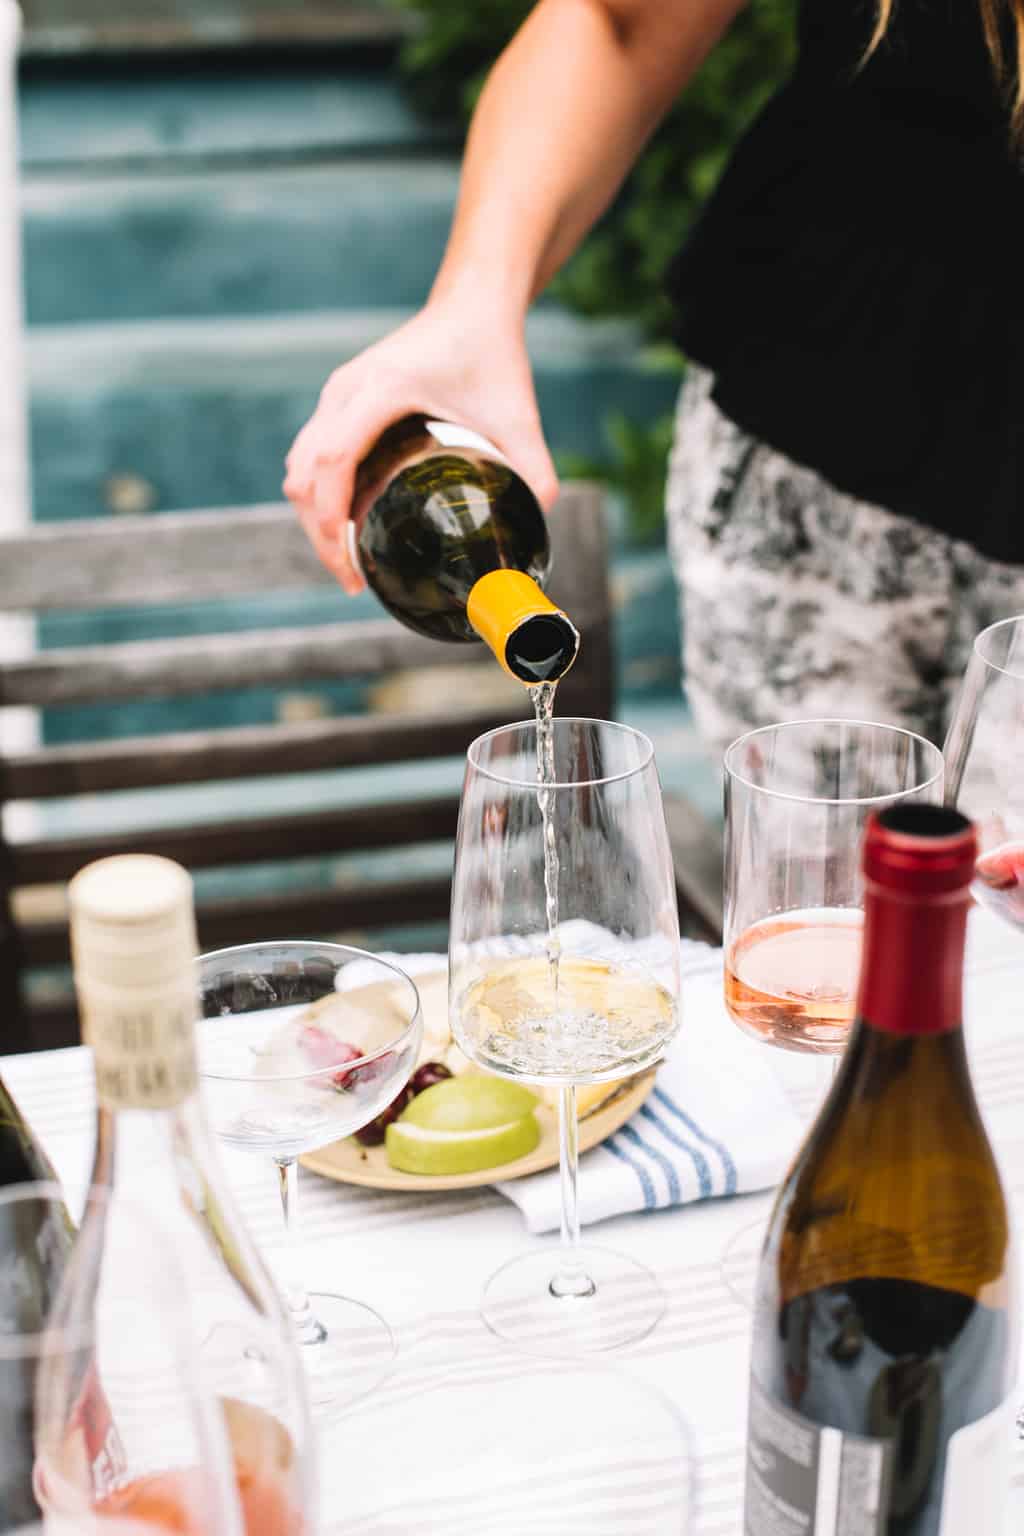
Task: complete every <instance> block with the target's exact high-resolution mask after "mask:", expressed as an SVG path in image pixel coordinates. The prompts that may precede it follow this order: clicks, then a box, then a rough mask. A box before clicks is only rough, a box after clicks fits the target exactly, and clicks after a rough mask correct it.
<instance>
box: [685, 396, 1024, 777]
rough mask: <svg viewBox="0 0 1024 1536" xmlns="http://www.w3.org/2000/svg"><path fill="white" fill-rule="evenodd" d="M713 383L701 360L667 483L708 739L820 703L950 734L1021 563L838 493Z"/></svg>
mask: <svg viewBox="0 0 1024 1536" xmlns="http://www.w3.org/2000/svg"><path fill="white" fill-rule="evenodd" d="M711 388H712V379H711V376H710V375H709V374H708V373H707V372H705V371H704V370H703V369H700V368H696V367H693V366H691V367H690V368H689V369H688V371H687V376H686V382H685V384H684V386H683V389H682V393H681V394H680V398H679V409H678V414H677V419H676V436H675V444H674V447H673V451H672V458H671V463H670V468H669V479H668V490H667V510H668V525H669V549H670V552H671V555H672V562H673V565H674V568H675V573H676V581H677V583H678V587H679V598H680V604H681V609H682V619H683V635H684V640H683V667H684V675H685V680H686V692H687V696H688V698H689V701H690V704H691V707H692V709H693V713H694V717H695V720H696V723H697V727H698V730H699V731H700V734H701V737H702V738H703V740H704V743H705V745H706V746H707V747H708V749H709V750H710V751H712V752H714V753H716V754H720V753H721V752H722V751H724V749H725V748H726V747H727V746H728V744H729V742H730V741H732V740H734V739H735V737H737V736H739V735H741V734H742V733H743V732H744V731H746V730H750V729H751V728H753V727H754V726H759V725H770V724H772V723H773V722H774V721H779V720H791V719H795V718H800V717H805V718H806V717H810V716H815V715H820V716H829V715H833V716H844V717H846V718H847V719H862V720H879V721H885V722H888V723H890V724H894V725H904V726H907V727H909V728H910V729H911V730H915V731H919V732H920V733H921V734H922V735H923V736H927V737H929V738H930V739H931V740H933V741H936V742H939V743H941V741H942V738H943V735H944V733H945V728H946V724H947V720H948V714H949V709H950V705H951V703H952V701H953V699H954V697H955V694H956V689H957V685H958V684H959V681H960V677H961V675H962V673H963V669H964V666H965V665H966V662H967V658H968V655H969V653H970V649H971V643H972V641H973V639H974V636H975V635H976V634H977V632H978V630H980V629H983V628H984V627H985V626H986V625H987V624H991V623H993V622H994V621H995V620H996V619H1001V618H1007V617H1009V615H1011V614H1015V613H1024V566H1012V565H1000V564H997V563H996V562H995V561H993V560H989V559H986V558H985V557H984V556H982V555H979V554H977V553H976V552H975V551H974V550H973V549H972V548H971V547H970V545H969V544H966V543H964V542H963V541H962V540H956V539H950V538H948V537H947V536H946V535H945V534H942V533H937V532H935V531H934V530H933V529H929V528H926V527H924V526H923V525H921V524H919V523H916V522H914V521H912V520H911V519H909V518H904V517H896V516H894V515H893V514H892V513H890V512H886V511H885V510H884V509H883V508H881V507H878V506H873V505H872V504H870V503H868V502H863V501H857V500H856V499H855V498H854V497H852V496H847V495H845V494H844V493H843V492H841V491H837V490H836V489H835V488H834V487H832V486H831V485H829V484H828V483H827V482H826V481H824V480H822V479H820V478H819V476H818V475H817V474H815V472H814V471H813V470H810V469H805V468H803V467H802V466H801V465H799V464H794V463H793V462H792V461H791V460H789V459H787V458H785V457H784V456H783V455H782V454H780V453H776V452H775V451H774V449H772V448H769V447H767V446H765V444H763V443H760V442H758V441H757V440H756V439H754V438H751V437H749V436H747V434H746V433H744V432H742V431H741V430H740V428H739V427H737V426H736V425H735V424H734V423H733V422H731V421H730V420H729V419H728V418H727V417H726V416H724V415H723V414H722V412H721V411H720V410H719V409H718V407H717V406H716V405H715V403H714V402H713V400H712V399H711ZM1022 516H1024V508H1022Z"/></svg>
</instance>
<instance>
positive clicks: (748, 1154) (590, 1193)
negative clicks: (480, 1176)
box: [497, 943, 803, 1232]
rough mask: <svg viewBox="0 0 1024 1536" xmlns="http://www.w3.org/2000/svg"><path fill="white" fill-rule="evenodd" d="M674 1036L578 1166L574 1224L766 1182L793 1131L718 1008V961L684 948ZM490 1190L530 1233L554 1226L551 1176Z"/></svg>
mask: <svg viewBox="0 0 1024 1536" xmlns="http://www.w3.org/2000/svg"><path fill="white" fill-rule="evenodd" d="M681 1005H682V1006H681V1024H680V1029H679V1034H678V1035H677V1037H676V1039H675V1040H674V1041H673V1043H672V1046H671V1048H670V1050H669V1053H668V1055H667V1057H666V1059H665V1061H664V1062H663V1063H662V1065H661V1067H660V1068H659V1070H658V1076H657V1079H656V1081H655V1085H654V1091H653V1092H652V1093H651V1095H650V1097H649V1098H648V1100H647V1102H646V1103H645V1104H644V1105H643V1106H642V1107H641V1108H640V1109H639V1110H638V1111H637V1113H636V1114H635V1115H634V1116H633V1117H632V1118H631V1119H630V1120H629V1121H627V1123H626V1124H625V1125H624V1126H623V1127H622V1128H621V1129H620V1130H618V1131H616V1132H614V1134H613V1135H611V1136H610V1137H608V1138H607V1140H605V1141H604V1142H602V1143H601V1145H600V1146H599V1147H595V1148H593V1150H592V1151H590V1152H586V1153H584V1154H583V1156H582V1157H581V1159H580V1182H579V1200H580V1220H581V1222H582V1223H583V1225H585V1226H587V1225H589V1224H590V1223H592V1222H595V1221H603V1220H604V1219H605V1218H606V1217H609V1216H618V1215H621V1214H622V1213H623V1212H625V1211H641V1210H660V1209H662V1208H663V1207H665V1206H669V1205H685V1204H687V1203H688V1202H690V1201H693V1200H709V1199H713V1198H715V1197H716V1196H721V1195H735V1194H744V1193H746V1192H748V1191H752V1190H758V1189H767V1188H768V1187H770V1186H771V1185H773V1184H776V1183H777V1182H778V1180H779V1179H780V1178H781V1176H782V1174H783V1173H784V1172H785V1170H786V1168H787V1167H788V1165H789V1162H790V1159H791V1158H792V1156H793V1154H794V1152H795V1151H796V1148H797V1145H798V1143H799V1140H800V1136H801V1133H802V1129H803V1125H802V1121H801V1119H800V1117H799V1115H798V1114H797V1112H796V1110H795V1109H794V1107H793V1105H792V1104H791V1102H790V1100H789V1098H788V1097H787V1095H786V1092H785V1089H784V1088H783V1086H782V1084H781V1082H780V1080H779V1078H778V1077H777V1076H776V1075H775V1073H774V1072H773V1071H772V1069H771V1065H770V1063H769V1060H768V1057H769V1055H770V1052H769V1051H768V1050H767V1048H766V1047H764V1046H759V1045H758V1044H757V1043H756V1042H754V1041H751V1040H748V1039H747V1038H746V1036H744V1035H743V1034H741V1032H740V1031H739V1030H738V1029H737V1027H736V1025H735V1024H734V1023H733V1022H732V1020H731V1019H730V1018H729V1015H728V1014H727V1013H726V1011H725V1004H724V1002H723V1001H722V955H721V951H720V950H716V949H711V948H710V947H709V946H708V945H705V944H693V943H684V945H683V953H682V995H681ZM497 1188H498V1189H499V1190H500V1191H501V1193H502V1194H503V1195H506V1196H507V1197H508V1199H509V1200H512V1201H513V1202H514V1203H515V1204H516V1205H517V1206H518V1207H519V1209H520V1210H521V1211H522V1213H523V1216H524V1218H525V1220H526V1225H527V1227H528V1228H529V1230H530V1231H531V1232H548V1231H551V1230H552V1229H553V1228H556V1227H557V1226H558V1225H559V1222H560V1219H561V1193H560V1188H559V1175H558V1170H557V1169H552V1170H551V1171H550V1172H545V1173H537V1174H532V1175H531V1176H530V1177H529V1178H524V1179H512V1180H509V1181H508V1182H507V1183H503V1184H498V1185H497Z"/></svg>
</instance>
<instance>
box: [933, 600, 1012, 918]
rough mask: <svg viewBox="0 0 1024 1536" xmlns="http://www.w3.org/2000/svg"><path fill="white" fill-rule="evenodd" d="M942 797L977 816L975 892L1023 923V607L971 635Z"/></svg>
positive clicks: (986, 904) (1001, 913) (998, 910)
mask: <svg viewBox="0 0 1024 1536" xmlns="http://www.w3.org/2000/svg"><path fill="white" fill-rule="evenodd" d="M944 755H945V759H946V800H947V803H948V804H949V805H955V806H957V807H959V809H960V810H962V811H963V812H964V813H965V814H966V815H968V816H970V817H971V818H972V820H974V821H975V822H976V824H977V828H978V839H979V844H980V848H981V856H980V858H979V859H978V863H977V866H976V871H975V880H974V884H973V887H972V891H973V894H974V896H975V898H976V899H977V900H978V901H979V902H980V903H981V905H982V906H984V907H988V908H989V909H990V910H991V911H993V912H995V913H996V914H997V915H998V916H999V917H1001V918H1003V919H1004V920H1005V921H1007V922H1009V923H1012V924H1013V925H1014V927H1016V928H1022V927H1024V615H1021V616H1018V617H1016V618H1010V619H1002V620H1000V622H999V623H997V624H991V625H990V626H989V627H988V629H983V630H982V631H981V633H980V634H979V635H978V636H977V638H976V639H975V641H974V647H973V649H972V651H971V657H970V660H969V662H968V663H967V669H966V671H965V673H964V678H963V683H962V685H961V688H960V692H959V695H958V697H957V702H956V708H955V709H954V712H953V718H952V721H951V723H950V727H949V732H948V734H947V736H946V744H945V747H944Z"/></svg>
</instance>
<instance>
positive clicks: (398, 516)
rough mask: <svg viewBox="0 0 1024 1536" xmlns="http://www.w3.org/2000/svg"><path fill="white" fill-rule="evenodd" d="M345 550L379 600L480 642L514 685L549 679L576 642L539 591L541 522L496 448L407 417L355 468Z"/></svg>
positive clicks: (417, 625) (542, 577) (414, 624)
mask: <svg viewBox="0 0 1024 1536" xmlns="http://www.w3.org/2000/svg"><path fill="white" fill-rule="evenodd" d="M349 531H350V536H351V541H352V554H353V558H354V560H355V562H356V564H357V565H358V566H359V567H360V569H361V570H362V572H363V575H364V576H365V577H366V580H367V582H368V583H369V585H370V586H371V587H372V588H373V591H374V592H375V593H376V594H377V597H378V598H379V599H380V601H381V602H382V603H383V604H384V607H385V608H387V609H388V611H389V612H390V613H392V614H393V615H394V616H395V618H396V619H399V620H400V621H401V622H402V623H403V624H405V625H406V626H407V627H408V628H409V629H414V630H417V631H418V632H419V633H420V634H423V635H429V636H431V637H432V638H433V639H435V640H454V641H467V640H484V641H486V643H487V644H488V645H489V646H490V647H491V649H492V650H493V652H494V654H495V656H496V657H497V659H498V661H499V663H500V664H501V666H502V667H503V668H504V669H505V671H506V672H508V673H509V674H510V675H511V676H513V677H516V678H518V679H519V681H520V682H522V683H526V684H527V685H530V686H533V685H536V684H538V683H553V682H557V681H558V679H559V678H560V677H561V676H563V674H564V673H566V672H567V671H568V670H569V668H570V667H571V666H572V664H573V662H574V661H575V659H576V653H577V651H578V650H579V643H580V637H579V633H578V631H577V630H576V628H575V626H574V625H573V624H572V622H571V621H570V619H569V618H568V617H567V615H566V614H564V613H563V612H562V610H561V609H560V608H558V607H556V605H555V604H554V603H553V602H552V601H551V600H550V598H548V597H547V596H545V593H544V590H543V588H544V584H545V582H546V581H547V578H548V574H549V571H550V566H551V551H550V547H549V545H548V535H547V526H546V524H545V521H544V514H543V512H542V511H541V509H540V506H539V505H538V503H537V499H536V497H535V496H534V494H533V492H532V491H531V490H530V488H529V486H528V485H527V484H526V482H525V481H524V480H522V479H520V477H519V476H518V475H517V474H516V473H515V471H514V470H513V469H512V468H511V466H510V465H509V464H508V463H507V462H506V461H505V459H504V458H503V457H502V455H501V454H500V453H499V452H498V450H497V449H496V448H495V447H494V445H493V444H492V443H489V442H487V440H486V439H485V438H482V437H480V436H479V435H478V434H477V433H476V432H471V431H470V430H469V429H468V428H466V427H462V426H458V425H457V424H455V423H452V422H444V421H428V420H427V418H426V417H424V416H407V417H404V418H403V419H402V420H401V421H399V422H396V423H395V424H394V425H393V426H391V427H389V428H388V429H387V431H386V432H384V433H383V434H382V436H381V437H380V438H379V439H378V441H377V443H376V444H375V446H374V447H373V448H372V449H371V450H370V452H369V453H368V454H367V456H366V458H365V459H364V460H363V462H362V463H361V464H360V466H359V470H358V473H357V475H356V484H355V492H354V496H353V502H352V520H351V522H350V524H349Z"/></svg>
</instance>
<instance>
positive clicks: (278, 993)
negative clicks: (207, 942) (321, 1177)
mask: <svg viewBox="0 0 1024 1536" xmlns="http://www.w3.org/2000/svg"><path fill="white" fill-rule="evenodd" d="M199 990H200V999H201V1006H202V1013H203V1020H204V1022H203V1023H201V1024H200V1026H199V1028H198V1030H197V1032H196V1033H197V1040H198V1045H199V1070H200V1075H201V1077H202V1080H203V1086H204V1091H205V1095H206V1102H207V1106H208V1109H209V1112H210V1114H211V1117H212V1120H213V1124H214V1126H215V1128H216V1131H217V1134H218V1135H219V1136H220V1138H221V1140H222V1141H223V1142H224V1143H225V1145H227V1146H230V1147H235V1148H238V1149H240V1150H243V1151H248V1152H256V1153H259V1154H261V1155H262V1156H264V1157H269V1158H271V1159H272V1160H273V1162H274V1164H275V1165H276V1168H277V1173H278V1181H279V1189H280V1195H281V1204H282V1208H283V1212H284V1224H285V1232H286V1235H287V1237H288V1238H289V1239H293V1238H294V1233H295V1229H296V1225H297V1220H298V1218H297V1196H298V1166H297V1159H298V1158H299V1157H300V1156H302V1154H303V1153H306V1152H313V1151H315V1150H316V1149H317V1148H319V1147H323V1146H326V1145H327V1143H328V1142H332V1141H338V1140H340V1139H341V1138H342V1137H344V1136H351V1135H352V1134H353V1132H355V1131H358V1130H360V1129H361V1128H362V1127H363V1126H364V1125H367V1124H368V1123H369V1122H370V1121H371V1120H373V1119H375V1118H376V1117H377V1115H379V1114H380V1112H381V1111H382V1110H383V1109H385V1108H386V1107H387V1106H388V1105H389V1104H390V1103H391V1101H392V1100H393V1099H394V1098H395V1096H396V1095H397V1094H398V1093H399V1092H400V1091H401V1089H402V1088H404V1087H405V1084H406V1083H407V1082H408V1080H409V1077H410V1075H411V1073H412V1071H413V1068H414V1067H415V1065H416V1061H417V1057H418V1055H419V1049H420V1041H421V1039H422V1035H423V1020H422V1015H421V1012H420V1001H419V994H418V992H417V990H416V987H415V985H414V983H413V982H412V981H411V980H410V979H409V977H408V976H406V975H405V973H404V972H403V971H401V970H399V969H398V967H397V966H395V965H391V964H390V963H388V962H387V961H384V960H379V959H378V958H377V957H376V956H375V955H371V954H367V953H366V952H365V951H363V950H360V949H352V948H350V947H349V946H347V945H343V944H319V943H314V942H302V941H294V942H293V941H281V942H276V943H267V944H244V945H240V946H238V947H236V948H234V949H222V950H218V951H215V952H214V953H212V954H207V955H202V956H201V957H200V961H199ZM287 1300H288V1303H289V1306H290V1308H291V1312H292V1316H293V1318H294V1321H295V1327H296V1331H297V1336H298V1340H299V1343H300V1344H301V1345H302V1346H303V1349H302V1355H303V1359H304V1360H305V1362H306V1366H307V1375H308V1380H309V1390H310V1397H311V1400H312V1404H313V1409H314V1412H315V1413H317V1414H318V1416H320V1417H324V1416H327V1415H331V1414H334V1413H337V1412H339V1411H341V1410H342V1409H343V1408H346V1407H348V1405H349V1404H350V1403H352V1402H353V1401H354V1400H355V1399H356V1398H357V1397H361V1396H363V1395H364V1394H365V1393H366V1392H369V1391H371V1390H372V1389H373V1387H374V1386H376V1385H377V1383H378V1382H379V1381H380V1379H381V1377H382V1376H383V1374H384V1372H385V1371H386V1370H387V1369H388V1367H389V1366H390V1364H391V1361H392V1360H393V1358H394V1354H395V1339H394V1335H393V1333H392V1331H391V1329H390V1327H389V1326H388V1324H387V1323H386V1322H385V1320H384V1319H383V1318H382V1317H381V1316H380V1315H379V1313H377V1312H376V1311H374V1309H373V1308H372V1307H369V1306H367V1305H366V1303H365V1302H360V1301H353V1300H351V1299H350V1298H348V1297H346V1296H340V1295H337V1294H334V1293H333V1292H332V1293H327V1292H323V1291H317V1292H315V1293H309V1292H307V1291H306V1289H305V1288H304V1286H303V1285H302V1284H301V1283H299V1281H298V1279H297V1278H294V1279H293V1280H292V1283H291V1285H290V1287H289V1289H288V1291H287Z"/></svg>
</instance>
